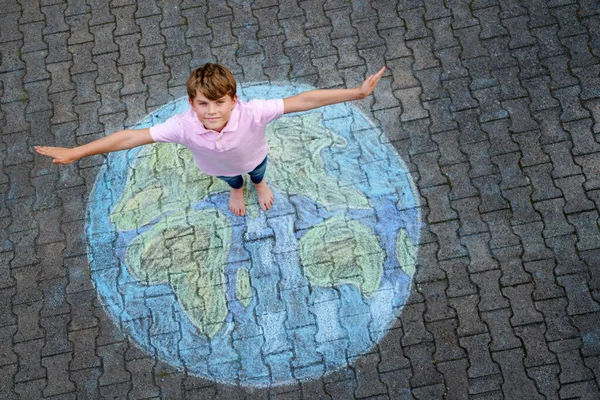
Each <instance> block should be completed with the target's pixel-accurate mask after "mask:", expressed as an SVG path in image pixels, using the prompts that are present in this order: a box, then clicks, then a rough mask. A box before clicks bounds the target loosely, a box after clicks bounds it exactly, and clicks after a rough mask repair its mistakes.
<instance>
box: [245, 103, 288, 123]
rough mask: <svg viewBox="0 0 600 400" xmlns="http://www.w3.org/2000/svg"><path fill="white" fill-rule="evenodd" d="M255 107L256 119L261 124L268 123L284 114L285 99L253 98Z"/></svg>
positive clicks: (252, 104)
mask: <svg viewBox="0 0 600 400" xmlns="http://www.w3.org/2000/svg"><path fill="white" fill-rule="evenodd" d="M249 103H250V105H251V106H252V108H253V109H254V120H255V121H256V123H258V124H260V125H266V124H268V123H269V122H271V121H273V120H276V119H277V118H279V117H281V116H282V115H283V99H272V100H260V99H254V100H251V101H250V102H249Z"/></svg>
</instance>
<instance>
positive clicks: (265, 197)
mask: <svg viewBox="0 0 600 400" xmlns="http://www.w3.org/2000/svg"><path fill="white" fill-rule="evenodd" d="M254 188H255V189H256V194H257V195H258V205H260V208H261V209H262V210H263V211H267V210H268V209H269V208H271V207H272V206H273V202H274V201H275V198H274V197H273V192H272V191H271V188H270V187H269V185H267V182H265V181H264V180H263V181H262V182H261V183H259V184H256V183H255V184H254Z"/></svg>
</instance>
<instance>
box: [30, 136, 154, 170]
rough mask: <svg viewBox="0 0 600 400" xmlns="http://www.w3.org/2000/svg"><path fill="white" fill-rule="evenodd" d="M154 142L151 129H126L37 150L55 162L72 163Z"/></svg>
mask: <svg viewBox="0 0 600 400" xmlns="http://www.w3.org/2000/svg"><path fill="white" fill-rule="evenodd" d="M150 143H154V140H153V139H152V136H150V129H149V128H146V129H137V130H134V129H126V130H123V131H117V132H115V133H112V134H110V135H108V136H105V137H103V138H101V139H98V140H94V141H93V142H90V143H88V144H84V145H83V146H78V147H74V148H66V147H48V146H35V151H37V152H38V153H39V154H42V155H44V156H48V157H52V162H53V163H55V164H71V163H72V162H74V161H77V160H79V159H80V158H83V157H87V156H93V155H95V154H102V153H110V152H111V151H118V150H126V149H132V148H134V147H137V146H141V145H144V144H150Z"/></svg>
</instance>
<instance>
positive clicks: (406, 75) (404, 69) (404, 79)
mask: <svg viewBox="0 0 600 400" xmlns="http://www.w3.org/2000/svg"><path fill="white" fill-rule="evenodd" d="M411 64H412V60H411V59H410V58H403V59H399V60H394V64H392V65H391V68H393V70H392V72H393V73H394V85H395V86H396V87H399V88H403V87H412V86H416V85H419V83H420V84H421V87H422V89H423V93H422V94H421V96H422V97H421V98H422V99H424V100H428V101H429V100H435V99H441V98H444V97H448V93H447V92H446V90H445V89H444V87H443V86H442V82H441V73H442V70H441V69H440V68H435V67H434V68H429V69H424V70H419V71H415V72H414V73H413V72H410V70H409V68H410V65H411ZM396 77H397V78H396ZM415 78H417V79H418V81H417V79H415ZM429 104H432V103H429ZM433 104H435V103H433ZM424 105H425V103H424ZM425 108H427V109H431V108H430V107H427V105H425Z"/></svg>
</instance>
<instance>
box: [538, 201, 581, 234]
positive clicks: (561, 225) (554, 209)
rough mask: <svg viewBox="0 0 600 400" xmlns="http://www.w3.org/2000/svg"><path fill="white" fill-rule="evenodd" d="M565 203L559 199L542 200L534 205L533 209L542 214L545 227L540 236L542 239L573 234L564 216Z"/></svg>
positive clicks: (572, 229) (571, 227)
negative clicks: (542, 236)
mask: <svg viewBox="0 0 600 400" xmlns="http://www.w3.org/2000/svg"><path fill="white" fill-rule="evenodd" d="M564 207H565V201H564V200H563V199H561V198H558V199H550V200H544V201H540V202H537V203H534V208H535V209H536V210H537V211H539V212H540V213H541V214H542V219H543V220H544V223H545V227H544V231H543V232H542V234H543V235H544V238H549V237H555V236H563V235H568V234H570V233H574V232H575V229H574V228H573V226H571V225H570V224H569V223H568V222H567V219H566V218H565V215H564Z"/></svg>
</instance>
